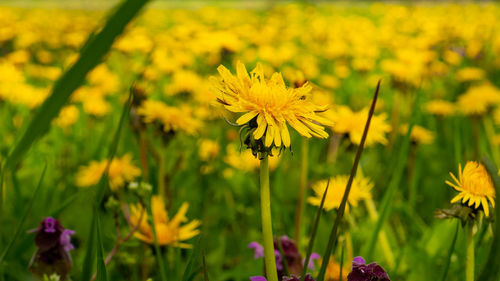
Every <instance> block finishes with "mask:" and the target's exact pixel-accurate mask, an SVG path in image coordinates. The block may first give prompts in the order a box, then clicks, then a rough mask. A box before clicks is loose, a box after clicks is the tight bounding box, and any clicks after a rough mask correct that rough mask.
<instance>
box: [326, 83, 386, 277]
mask: <svg viewBox="0 0 500 281" xmlns="http://www.w3.org/2000/svg"><path fill="white" fill-rule="evenodd" d="M379 90H380V81H378V84H377V88H376V89H375V94H374V95H373V100H372V104H371V106H370V112H369V113H368V119H367V120H366V125H365V129H364V131H363V136H362V138H361V142H360V143H359V146H358V151H357V152H356V157H355V158H354V164H353V165H352V169H351V174H350V175H349V181H348V182H347V186H346V188H345V191H344V196H343V197H342V202H341V203H340V206H339V209H338V211H337V216H336V217H335V222H334V223H333V227H332V231H331V232H330V237H329V239H328V245H327V247H326V250H325V253H324V254H323V261H322V262H321V268H320V270H319V273H318V278H317V279H316V280H317V281H323V280H324V279H325V274H326V267H327V266H328V261H329V260H330V255H331V254H332V252H333V248H334V244H335V243H336V241H337V229H338V227H339V224H340V221H341V220H342V217H343V216H344V212H345V207H346V204H347V198H348V197H349V192H350V191H351V186H352V181H353V180H354V177H355V176H356V172H357V170H358V165H359V160H360V159H361V154H362V153H363V148H364V147H365V141H366V136H367V135H368V129H369V128H370V122H371V120H372V117H373V113H374V112H375V105H376V103H377V98H378V93H379Z"/></svg>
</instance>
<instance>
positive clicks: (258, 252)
mask: <svg viewBox="0 0 500 281" xmlns="http://www.w3.org/2000/svg"><path fill="white" fill-rule="evenodd" d="M248 248H250V249H254V251H255V252H254V254H253V258H254V259H258V258H263V257H264V247H263V246H262V245H261V244H259V243H257V242H252V243H250V244H248Z"/></svg>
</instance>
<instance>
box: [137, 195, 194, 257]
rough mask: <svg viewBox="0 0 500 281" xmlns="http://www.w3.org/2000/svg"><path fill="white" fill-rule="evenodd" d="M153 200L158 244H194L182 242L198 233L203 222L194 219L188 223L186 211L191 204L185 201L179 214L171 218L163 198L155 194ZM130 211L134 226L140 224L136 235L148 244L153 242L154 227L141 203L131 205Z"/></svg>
mask: <svg viewBox="0 0 500 281" xmlns="http://www.w3.org/2000/svg"><path fill="white" fill-rule="evenodd" d="M151 201H152V213H153V220H154V224H155V229H156V238H157V240H158V244H159V245H162V246H167V245H168V246H174V247H181V248H191V247H192V245H190V244H187V243H182V241H186V240H189V239H191V238H193V237H194V236H196V235H198V234H199V233H200V230H198V229H197V228H198V227H199V226H200V224H201V223H200V221H198V220H192V221H191V222H189V223H186V222H187V221H188V219H187V217H186V213H187V210H188V208H189V204H188V203H186V202H184V203H183V204H182V205H181V207H180V209H179V211H177V214H175V216H174V217H173V218H171V219H170V218H169V217H168V213H167V211H166V209H165V204H164V203H163V199H161V197H160V196H153V198H152V200H151ZM130 211H131V213H130V222H131V224H132V225H133V226H135V225H138V228H137V231H136V232H134V236H135V237H136V238H137V239H140V240H142V241H144V242H146V243H148V244H153V243H154V236H153V229H152V228H151V226H150V225H149V223H148V219H147V216H146V215H145V214H144V213H145V212H146V211H145V210H144V208H143V207H142V206H141V205H135V206H131V207H130ZM184 223H186V224H184ZM181 224H183V225H181Z"/></svg>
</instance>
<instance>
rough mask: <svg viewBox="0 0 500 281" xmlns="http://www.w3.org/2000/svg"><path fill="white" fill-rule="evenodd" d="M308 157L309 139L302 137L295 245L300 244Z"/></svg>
mask: <svg viewBox="0 0 500 281" xmlns="http://www.w3.org/2000/svg"><path fill="white" fill-rule="evenodd" d="M308 159H309V140H308V139H307V138H302V159H301V160H302V161H301V163H300V182H299V194H298V198H297V209H296V212H295V221H294V228H293V229H294V232H293V234H294V236H293V237H294V239H295V242H296V243H297V245H299V244H300V226H301V224H302V214H303V213H304V204H305V198H306V191H307V190H306V189H307V166H308Z"/></svg>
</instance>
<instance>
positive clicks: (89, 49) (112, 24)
mask: <svg viewBox="0 0 500 281" xmlns="http://www.w3.org/2000/svg"><path fill="white" fill-rule="evenodd" d="M147 2H148V0H127V1H124V2H123V3H122V4H120V6H119V7H118V8H117V9H116V11H115V12H114V13H113V14H112V15H111V16H110V17H109V19H108V21H107V22H106V25H105V26H104V27H103V28H102V30H101V31H100V32H99V33H98V34H96V35H95V36H92V37H91V38H89V40H88V41H87V43H86V45H85V47H84V48H83V49H82V50H81V51H80V57H79V59H78V60H77V61H76V63H75V64H74V65H73V66H72V67H71V68H70V69H69V70H68V71H67V72H66V73H64V74H63V75H62V76H61V77H60V78H59V79H58V80H57V82H56V83H55V85H54V88H53V89H52V93H51V94H50V95H49V97H48V98H47V99H46V100H45V102H44V103H43V104H42V105H41V107H40V108H39V109H38V110H37V112H36V113H35V115H34V116H33V119H32V121H31V122H30V123H29V125H28V127H27V129H26V131H25V132H24V134H23V135H22V137H21V138H20V139H19V141H18V142H17V143H16V145H15V146H14V148H13V149H12V151H11V152H10V154H9V156H8V157H7V158H6V160H5V162H4V164H3V167H2V169H1V172H0V197H1V198H0V199H1V200H0V204H3V200H4V198H3V193H4V192H3V178H4V174H5V170H7V169H10V168H12V167H14V165H15V164H16V163H18V162H19V161H20V159H21V158H22V156H23V155H24V153H26V151H27V150H28V149H29V148H30V147H31V146H32V145H33V142H34V141H35V140H37V139H39V138H41V137H42V136H43V135H45V134H46V133H47V131H48V130H49V128H50V124H51V121H52V120H53V119H54V118H56V117H57V115H58V114H59V111H60V110H61V108H62V107H63V106H64V105H65V104H66V102H67V101H68V100H69V98H70V96H71V94H72V93H73V92H74V91H75V90H76V89H77V88H78V87H79V86H80V85H81V84H82V83H83V82H84V79H85V76H86V75H87V73H88V72H90V71H91V70H92V69H93V68H94V67H96V66H97V65H98V64H99V63H101V61H102V59H103V58H104V56H105V55H106V54H107V53H108V51H109V50H110V48H111V46H112V44H113V42H114V40H115V39H116V37H117V36H118V35H120V34H121V33H122V32H123V30H124V28H125V26H126V25H127V24H128V23H129V22H130V21H131V20H132V19H133V18H134V17H135V16H136V15H137V13H138V12H139V11H140V10H141V8H142V7H144V5H145V4H146V3H147Z"/></svg>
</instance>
